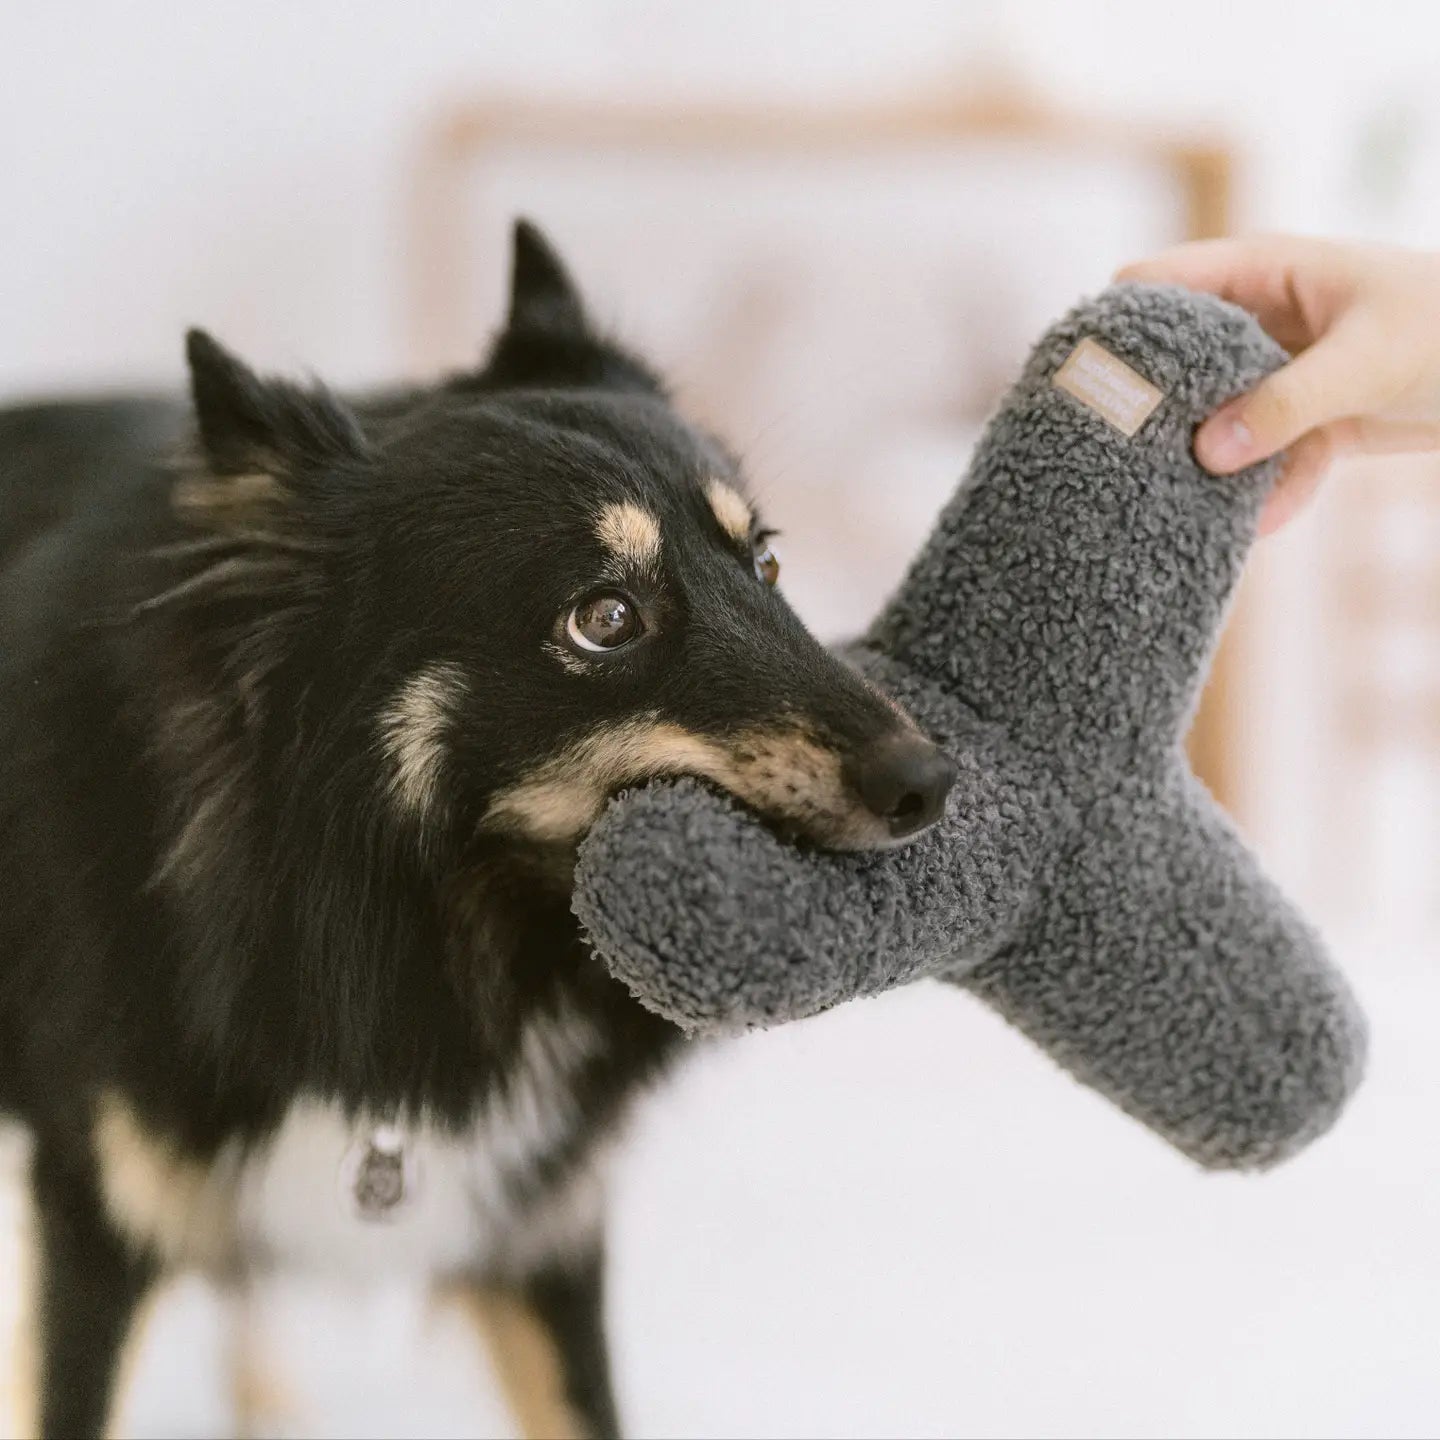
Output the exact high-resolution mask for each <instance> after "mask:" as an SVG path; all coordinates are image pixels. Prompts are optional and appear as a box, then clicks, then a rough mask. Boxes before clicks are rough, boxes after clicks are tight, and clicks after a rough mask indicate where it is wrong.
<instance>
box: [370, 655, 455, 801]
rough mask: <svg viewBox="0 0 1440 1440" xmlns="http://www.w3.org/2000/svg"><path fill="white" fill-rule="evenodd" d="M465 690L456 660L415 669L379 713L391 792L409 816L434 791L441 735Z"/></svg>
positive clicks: (441, 752) (437, 782)
mask: <svg viewBox="0 0 1440 1440" xmlns="http://www.w3.org/2000/svg"><path fill="white" fill-rule="evenodd" d="M464 694H465V676H464V673H463V672H462V671H461V669H460V667H459V666H458V665H449V664H444V663H440V664H434V665H426V666H424V667H422V668H421V669H420V670H417V671H416V672H415V674H414V675H412V676H411V677H410V678H409V679H408V680H407V681H406V682H405V683H404V684H403V685H402V686H401V687H400V688H399V690H397V691H396V692H395V695H394V697H393V698H392V699H391V701H390V703H389V704H388V705H387V706H386V707H385V708H384V710H382V711H381V712H380V719H379V730H380V743H381V746H382V747H383V749H384V751H385V754H386V756H387V757H388V759H389V761H390V765H391V767H392V769H391V775H390V793H391V794H392V795H393V796H394V798H395V801H396V803H397V804H398V805H399V806H400V808H401V809H402V810H404V811H405V812H406V813H407V814H408V815H410V816H412V817H413V818H414V819H416V820H423V819H425V818H426V816H427V815H429V813H430V812H431V810H432V809H433V808H434V806H435V803H436V800H437V798H438V795H439V789H440V780H441V777H442V772H443V769H444V762H445V736H446V733H447V731H448V730H449V728H450V724H451V721H452V717H453V716H454V714H455V712H456V710H457V708H458V707H459V704H460V702H461V700H462V699H463V697H464Z"/></svg>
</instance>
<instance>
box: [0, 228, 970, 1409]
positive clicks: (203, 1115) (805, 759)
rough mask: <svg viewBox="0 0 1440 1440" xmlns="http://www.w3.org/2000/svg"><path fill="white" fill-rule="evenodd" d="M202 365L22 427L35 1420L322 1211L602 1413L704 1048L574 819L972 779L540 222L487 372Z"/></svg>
mask: <svg viewBox="0 0 1440 1440" xmlns="http://www.w3.org/2000/svg"><path fill="white" fill-rule="evenodd" d="M189 359H190V366H191V371H192V380H193V398H194V408H193V414H194V423H193V424H190V423H187V414H186V412H185V411H184V410H183V409H181V408H179V407H172V406H170V405H167V404H162V403H148V402H143V401H125V402H105V403H94V404H80V403H73V404H55V405H42V406H36V407H29V408H25V409H18V410H12V411H9V412H6V413H4V414H0V864H3V877H4V878H3V881H0V885H3V891H4V903H3V905H0V1109H3V1110H5V1111H9V1112H10V1113H12V1114H13V1115H16V1116H18V1117H19V1118H20V1119H21V1120H22V1121H23V1122H24V1123H25V1124H26V1126H28V1128H29V1130H30V1131H31V1133H32V1135H33V1138H34V1147H33V1173H32V1180H33V1200H34V1208H35V1215H36V1227H35V1228H36V1250H37V1253H36V1257H35V1259H36V1279H37V1284H36V1296H35V1299H36V1301H37V1305H36V1314H37V1327H38V1329H37V1335H38V1341H39V1344H38V1347H37V1348H38V1352H39V1388H38V1395H39V1401H40V1407H41V1410H40V1422H39V1423H40V1428H41V1430H42V1431H43V1433H44V1434H45V1435H49V1436H80V1435H91V1434H95V1433H97V1432H99V1431H100V1430H101V1428H102V1426H103V1424H104V1421H105V1418H106V1414H107V1407H108V1405H109V1403H110V1392H111V1389H112V1377H113V1372H114V1369H115V1362H116V1355H117V1352H118V1350H119V1347H120V1346H121V1343H122V1341H123V1339H124V1336H125V1334H126V1331H127V1328H128V1326H129V1323H130V1320H131V1318H132V1313H133V1311H134V1309H135V1306H136V1304H137V1302H138V1301H139V1300H140V1299H141V1297H142V1296H143V1295H144V1293H145V1292H146V1290H147V1289H148V1288H149V1287H150V1286H151V1285H152V1284H153V1282H154V1281H155V1280H156V1278H157V1277H158V1276H159V1275H161V1274H163V1273H164V1272H166V1271H167V1270H169V1269H172V1268H173V1267H177V1266H188V1265H198V1266H204V1267H206V1268H207V1269H209V1270H210V1271H211V1272H212V1273H216V1274H219V1275H222V1276H227V1277H232V1278H233V1277H236V1276H239V1275H241V1274H243V1273H245V1272H246V1271H247V1270H250V1269H252V1268H253V1267H257V1266H266V1265H276V1264H284V1263H288V1262H290V1261H291V1260H292V1259H297V1260H303V1259H304V1255H303V1254H302V1253H301V1252H303V1250H304V1248H305V1247H304V1245H303V1244H302V1237H301V1236H300V1235H299V1226H298V1217H297V1211H298V1212H303V1213H304V1217H305V1218H307V1219H309V1220H310V1221H312V1222H313V1223H314V1224H315V1226H316V1228H318V1229H319V1230H322V1231H329V1232H331V1234H330V1239H329V1241H326V1242H325V1243H323V1244H322V1245H321V1247H320V1248H321V1249H322V1250H325V1251H326V1253H330V1252H331V1251H333V1250H336V1249H341V1250H343V1249H344V1248H345V1244H344V1240H343V1237H344V1236H345V1235H347V1234H352V1235H353V1236H354V1237H355V1238H356V1241H357V1245H358V1246H359V1248H360V1249H361V1250H362V1251H363V1252H364V1254H366V1255H368V1256H371V1257H373V1256H374V1255H375V1254H376V1253H379V1252H383V1251H385V1250H386V1248H387V1247H388V1246H390V1245H391V1237H393V1248H394V1251H395V1253H396V1254H398V1255H401V1256H403V1258H404V1260H405V1263H410V1264H416V1265H420V1266H423V1267H424V1268H425V1269H426V1272H427V1273H428V1274H429V1275H430V1276H432V1277H434V1278H436V1279H437V1280H444V1281H448V1282H451V1283H454V1284H456V1285H459V1286H461V1287H462V1288H463V1289H467V1290H468V1291H469V1292H470V1293H471V1294H472V1296H473V1297H475V1298H476V1299H477V1301H478V1300H479V1299H480V1298H481V1297H484V1298H485V1300H486V1303H487V1304H488V1305H489V1306H490V1313H491V1316H492V1319H493V1318H494V1316H496V1315H497V1314H498V1315H500V1316H501V1317H502V1320H500V1321H496V1322H495V1323H496V1324H500V1325H501V1328H502V1329H503V1330H504V1331H505V1333H506V1335H508V1336H509V1339H508V1341H505V1342H504V1343H502V1345H501V1347H500V1348H501V1349H502V1350H504V1351H507V1352H508V1354H509V1355H510V1357H511V1359H512V1360H513V1359H514V1357H515V1356H516V1355H529V1356H530V1357H531V1358H532V1359H533V1358H534V1357H535V1356H536V1355H537V1354H539V1355H541V1356H542V1358H543V1359H544V1363H543V1364H542V1365H541V1366H540V1370H542V1371H544V1372H546V1373H548V1374H549V1375H551V1377H552V1381H551V1382H550V1389H551V1390H552V1391H554V1393H552V1394H549V1395H544V1394H541V1395H538V1396H537V1395H535V1394H534V1393H531V1395H530V1396H529V1399H528V1401H527V1402H526V1403H527V1406H528V1412H529V1415H530V1416H531V1419H530V1421H529V1423H530V1424H531V1425H533V1426H537V1427H540V1428H546V1429H549V1430H550V1431H551V1432H552V1433H554V1431H555V1429H556V1427H560V1426H562V1425H563V1426H566V1427H569V1428H572V1429H581V1430H585V1431H588V1432H592V1433H611V1432H613V1431H614V1430H615V1428H616V1419H615V1412H614V1407H613V1402H612V1400H611V1395H610V1385H609V1378H608V1374H607V1365H606V1359H605V1346H604V1339H603V1333H602V1327H601V1318H600V1309H601V1245H602V1241H601V1213H600V1203H599V1186H598V1183H597V1175H598V1166H599V1152H600V1150H601V1148H602V1147H601V1142H602V1141H604V1140H605V1139H606V1138H607V1136H609V1135H611V1134H612V1133H613V1131H614V1129H615V1127H616V1125H617V1122H618V1121H619V1120H620V1118H621V1116H622V1113H623V1111H624V1109H625V1106H626V1102H627V1100H628V1098H629V1097H630V1096H632V1095H633V1094H634V1092H635V1091H636V1088H637V1086H639V1085H641V1084H642V1082H644V1081H645V1080H646V1079H647V1077H650V1076H653V1075H654V1074H656V1073H657V1071H658V1070H659V1069H660V1067H661V1066H662V1065H663V1063H664V1062H665V1061H666V1060H667V1058H668V1057H670V1056H671V1055H672V1054H673V1053H674V1052H675V1051H676V1049H677V1048H678V1041H679V1037H678V1035H677V1034H676V1033H675V1032H673V1031H672V1030H671V1029H669V1028H668V1027H667V1025H666V1024H664V1023H663V1022H661V1021H660V1020H658V1019H656V1018H655V1017H654V1016H652V1015H650V1014H649V1013H648V1012H646V1011H645V1010H643V1009H642V1008H640V1006H639V1005H638V1004H636V1003H635V1002H634V1001H633V1000H632V999H631V998H630V996H629V995H628V994H626V993H625V992H624V991H623V989H622V988H621V987H619V986H618V985H617V984H616V983H615V982H613V981H612V980H611V979H610V978H609V977H608V976H607V974H606V973H605V971H604V969H603V968H602V967H601V965H600V964H599V963H598V961H596V960H595V959H594V958H593V957H592V956H591V954H590V953H589V952H588V951H587V949H586V947H585V945H584V943H583V941H582V938H581V937H580V935H579V933H578V931H577V926H576V923H575V921H574V919H573V918H572V916H571V913H570V908H569V885H570V874H571V870H572V866H573V857H574V852H575V845H576V842H577V840H578V839H579V838H580V837H581V836H583V834H584V832H585V830H586V828H587V827H588V826H589V825H590V823H591V822H592V820H593V819H594V817H595V816H596V814H597V813H598V811H599V810H600V808H601V807H602V806H603V804H604V803H605V800H606V798H607V797H608V796H609V795H610V794H612V793H613V792H614V791H615V790H616V789H617V788H620V787H623V786H627V785H632V784H635V783H637V782H640V781H643V780H645V779H646V778H647V777H650V776H655V775H660V774H675V773H680V772H684V773H691V774H695V775H699V776H702V777H705V778H707V779H708V780H710V781H711V782H713V783H715V784H717V785H720V786H722V787H724V788H725V789H726V790H728V791H730V792H732V793H733V794H735V795H736V796H738V797H739V798H740V799H741V800H743V801H744V802H746V803H747V804H749V805H750V806H752V807H753V808H755V809H756V810H757V811H758V812H759V813H760V814H761V815H762V816H764V817H765V818H766V819H768V820H769V821H770V822H771V823H772V824H774V825H776V826H777V827H779V828H781V829H782V830H784V831H786V832H788V833H790V834H792V835H794V836H795V837H796V838H797V839H800V840H803V841H808V842H812V843H818V844H821V845H825V846H830V847H839V848H851V849H862V848H868V847H874V846H879V845H885V844H890V843H894V842H895V841H896V840H898V839H900V838H903V837H905V836H907V835H910V834H913V833H914V832H916V831H918V830H920V829H922V828H923V827H924V826H925V825H927V824H929V823H930V822H931V821H933V820H934V819H935V818H936V816H937V815H938V813H939V811H940V809H941V807H942V805H943V803H944V798H945V794H946V792H947V790H948V788H949V785H950V780H951V771H950V767H949V764H948V762H947V761H946V760H945V759H944V758H943V757H942V756H941V755H940V754H939V752H938V751H937V750H936V749H935V748H934V747H933V746H931V745H930V744H929V743H928V742H927V741H926V740H925V739H923V738H922V737H921V736H920V735H919V734H918V733H917V731H916V730H915V729H914V727H913V726H912V724H911V723H910V722H909V721H908V719H906V718H905V717H904V716H903V715H902V714H901V713H900V712H898V711H897V710H896V709H895V708H894V707H893V706H892V705H891V704H890V703H888V702H887V701H885V700H884V699H882V698H881V697H879V696H878V695H877V694H876V693H874V692H873V691H872V690H871V689H870V688H869V687H868V686H867V685H866V684H865V683H864V682H863V681H862V680H861V679H859V678H858V677H857V676H856V675H855V674H853V673H852V672H851V671H849V670H848V669H846V668H845V667H844V666H843V665H842V664H840V663H839V662H838V661H836V660H835V659H834V658H832V657H831V656H830V655H829V654H827V653H826V651H825V650H823V649H822V648H821V647H820V645H818V644H817V643H816V642H815V640H814V639H812V638H811V636H810V635H809V634H808V633H807V632H806V631H805V629H804V628H803V627H802V626H801V625H800V623H799V621H798V620H797V619H796V618H795V616H794V615H793V614H792V613H791V611H790V610H789V609H788V608H787V606H786V605H785V603H784V601H783V600H782V599H781V598H780V597H779V595H778V594H777V593H776V591H775V590H774V589H773V588H772V586H773V584H774V581H775V578H776V573H777V571H778V565H777V562H776V560H775V558H774V555H773V553H772V551H771V549H770V546H769V539H768V533H767V532H766V531H765V530H764V529H763V528H762V527H761V526H760V524H759V522H758V520H757V519H756V516H755V513H754V510H753V508H752V506H751V505H750V503H749V502H748V501H747V500H746V499H745V498H744V496H743V492H742V487H741V484H740V481H739V478H738V475H737V466H736V463H735V461H734V460H733V458H732V457H731V456H729V455H728V454H727V453H726V452H725V450H724V449H723V448H722V447H721V446H720V445H719V444H718V443H716V442H715V441H714V440H713V439H711V438H710V437H709V436H707V435H705V434H702V433H700V432H698V431H697V430H695V429H693V428H692V427H690V426H688V425H687V424H686V423H685V422H684V421H683V420H682V419H680V418H679V416H678V415H677V414H676V412H675V411H674V409H673V408H672V407H671V406H670V404H669V403H668V402H667V399H666V396H665V392H664V390H663V388H662V387H661V385H660V384H659V382H658V381H657V380H656V378H655V376H654V375H653V374H652V373H651V372H650V371H649V370H648V369H647V368H646V367H645V366H644V365H643V364H642V363H641V362H640V361H638V360H637V359H636V358H634V357H633V356H632V355H630V354H628V353H626V352H625V351H623V350H622V349H620V348H618V347H616V346H615V345H613V344H611V343H609V342H608V341H607V340H605V339H604V338H602V337H600V336H599V335H597V334H596V332H595V331H594V329H593V328H592V327H591V325H590V324H589V323H588V321H587V319H586V317H585V314H584V312H583V310H582V307H581V304H580V301H579V299H578V297H577V295H576V293H575V291H574V288H573V286H572V285H571V283H570V281H569V280H568V278H567V276H566V274H565V272H564V270H563V268H562V267H561V265H560V263H559V262H558V260H557V259H556V258H555V256H554V254H553V253H552V252H551V251H550V249H549V248H548V246H547V245H546V244H545V242H544V241H543V240H542V239H541V238H540V237H539V235H538V234H537V233H536V232H535V231H534V230H533V229H532V228H530V227H528V226H526V225H524V224H522V225H520V226H519V227H518V228H517V231H516V249H515V262H514V290H513V296H512V301H511V309H510V315H509V320H508V324H507V326H506V328H505V329H504V331H503V332H502V333H501V334H500V336H499V338H498V339H497V341H496V342H495V344H494V347H493V349H492V351H491V353H490V356H489V358H488V361H487V363H486V364H485V366H484V367H483V368H482V369H480V370H479V371H477V372H476V373H473V374H466V375H461V376H458V377H455V378H452V379H451V380H449V381H448V382H446V383H444V384H441V385H439V386H437V387H435V388H431V389H425V390H416V391H413V392H406V393H396V394H390V395H385V396H381V397H378V398H373V399H371V400H368V401H363V402H360V403H358V404H355V405H350V404H346V403H343V402H341V401H340V400H339V399H337V398H336V397H334V396H333V395H331V394H329V393H327V392H326V391H324V390H322V389H319V388H314V389H301V388H298V387H295V386H292V385H289V384H284V383H280V382H273V381H268V380H261V379H259V378H257V377H256V376H255V375H254V374H253V373H252V372H251V371H250V370H248V369H247V368H246V367H245V366H244V365H242V364H241V363H240V362H239V361H238V360H236V359H235V358H234V357H232V356H231V355H229V354H227V353H226V351H224V350H223V349H222V348H221V347H220V346H219V345H217V344H216V343H215V342H214V341H213V340H211V339H210V338H209V337H208V336H206V335H204V334H203V333H200V332H193V333H192V334H191V335H190V337H189ZM187 437H188V438H187ZM307 1167H308V1168H307ZM278 1172H286V1173H287V1174H288V1175H289V1177H290V1179H289V1181H287V1182H286V1183H288V1184H289V1185H290V1189H289V1190H288V1191H287V1190H286V1189H285V1186H284V1185H282V1184H280V1183H279V1182H278V1181H277V1180H276V1178H275V1176H276V1174H277V1173H278ZM296 1177H299V1178H298V1180H297V1179H296ZM317 1177H318V1178H317ZM337 1177H338V1187H339V1188H338V1190H337ZM297 1183H298V1184H300V1185H301V1187H302V1189H301V1192H300V1193H301V1194H302V1196H303V1199H302V1201H301V1202H300V1203H299V1204H294V1203H287V1202H286V1201H284V1200H282V1199H279V1198H277V1197H278V1196H281V1195H282V1194H288V1195H293V1192H294V1186H295V1184H297ZM307 1186H309V1187H310V1188H308V1189H307V1188H305V1187H307ZM316 1186H318V1189H316V1188H315V1187H316ZM380 1221H389V1222H390V1223H389V1224H388V1225H387V1224H378V1223H371V1222H380ZM337 1235H338V1236H340V1237H341V1239H340V1240H336V1238H335V1237H336V1236H337ZM417 1235H421V1236H423V1242H422V1241H417V1240H416V1236H417ZM496 1307H498V1309H497V1308H496ZM517 1336H518V1337H519V1338H518V1339H517ZM527 1383H528V1384H530V1386H531V1389H532V1392H533V1388H534V1386H535V1384H537V1383H539V1384H541V1385H544V1384H545V1383H546V1382H544V1381H539V1382H537V1381H535V1380H534V1379H533V1378H532V1380H530V1381H529V1382H527ZM537 1405H538V1406H541V1407H543V1406H547V1405H548V1406H549V1407H550V1409H549V1410H543V1409H542V1410H537V1409H536V1408H535V1407H536V1406H537ZM540 1414H543V1415H546V1416H547V1417H548V1418H546V1419H543V1420H538V1419H535V1418H534V1417H535V1416H536V1415H540Z"/></svg>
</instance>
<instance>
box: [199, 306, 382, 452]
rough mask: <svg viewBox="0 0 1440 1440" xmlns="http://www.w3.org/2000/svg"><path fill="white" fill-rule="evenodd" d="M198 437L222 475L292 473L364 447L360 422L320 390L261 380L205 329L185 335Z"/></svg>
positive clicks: (334, 399)
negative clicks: (251, 471)
mask: <svg viewBox="0 0 1440 1440" xmlns="http://www.w3.org/2000/svg"><path fill="white" fill-rule="evenodd" d="M185 356H186V359H187V360H188V361H189V362H190V391H191V395H192V397H193V400H194V404H195V419H196V422H197V424H198V426H199V430H200V440H201V443H202V444H203V445H204V447H205V454H206V457H207V458H208V460H209V462H210V466H211V468H212V469H214V470H215V471H216V472H217V473H220V474H238V473H241V472H243V471H247V470H264V471H277V470H291V471H293V470H294V469H296V468H303V467H305V466H309V465H317V464H324V463H326V462H327V461H331V460H335V459H338V458H339V457H341V456H344V455H358V454H360V453H362V452H363V450H364V448H365V441H364V437H363V435H362V434H361V430H360V425H359V422H358V421H357V420H356V418H355V416H354V414H353V413H352V412H351V411H350V410H349V408H348V407H347V406H346V405H344V404H343V403H342V402H341V401H340V400H338V399H336V398H335V396H333V395H331V394H330V392H329V391H328V390H325V389H324V388H323V387H320V386H316V387H313V388H311V389H301V388H300V387H299V386H296V385H291V384H289V383H288V382H286V381H283V380H269V379H261V377H260V376H258V375H257V374H256V373H255V372H254V371H253V370H252V369H251V368H250V367H249V366H248V365H246V364H245V362H244V361H243V360H240V359H239V358H238V357H236V356H235V355H232V354H231V353H230V351H228V350H227V349H225V347H224V346H223V345H221V344H220V342H219V341H218V340H216V339H214V338H213V337H212V336H210V335H208V334H206V332H205V331H204V330H191V331H188V332H187V333H186V336H185Z"/></svg>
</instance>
